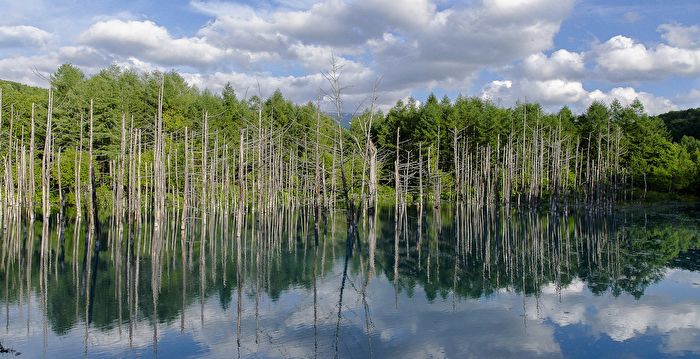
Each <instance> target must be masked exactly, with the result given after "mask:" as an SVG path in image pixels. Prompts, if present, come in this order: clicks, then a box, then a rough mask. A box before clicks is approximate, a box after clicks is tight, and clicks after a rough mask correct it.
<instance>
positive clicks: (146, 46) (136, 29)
mask: <svg viewBox="0 0 700 359" xmlns="http://www.w3.org/2000/svg"><path fill="white" fill-rule="evenodd" d="M79 40H80V42H81V43H83V44H86V45H90V46H92V47H94V48H97V49H102V50H105V51H108V52H109V53H112V54H115V55H120V56H125V57H129V56H134V57H138V58H141V59H144V60H147V61H152V62H155V63H158V64H163V65H167V66H175V65H191V66H201V65H210V64H214V63H216V62H218V61H220V60H222V59H223V58H224V56H226V55H227V51H225V50H222V49H220V48H217V47H215V46H212V45H211V44H209V43H207V42H206V41H205V39H202V38H196V37H191V38H173V37H172V36H171V35H170V34H169V33H168V30H167V29H166V28H165V27H162V26H158V25H156V24H155V23H154V22H152V21H136V20H131V21H123V20H118V19H112V20H106V21H99V22H97V23H95V24H93V25H92V26H90V27H89V28H88V29H87V30H85V31H84V32H83V33H82V34H81V35H80V37H79Z"/></svg>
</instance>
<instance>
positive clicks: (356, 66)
mask: <svg viewBox="0 0 700 359" xmlns="http://www.w3.org/2000/svg"><path fill="white" fill-rule="evenodd" d="M0 8H2V9H4V15H3V16H2V17H0V78H3V79H9V80H14V81H20V82H24V83H29V84H35V85H40V86H46V85H47V84H46V80H45V78H46V75H47V74H49V73H51V72H52V71H54V70H55V69H56V67H57V66H58V65H60V64H61V63H67V62H68V63H73V64H75V65H76V66H79V67H80V68H82V69H83V70H84V71H85V72H86V73H88V74H92V73H95V72H97V71H99V69H101V68H104V67H106V66H109V65H111V64H117V65H119V66H122V67H125V68H132V69H135V70H138V71H153V70H171V69H174V70H177V71H179V72H181V73H182V74H183V76H184V77H185V79H186V80H187V81H188V82H189V83H191V84H193V85H196V86H198V87H200V88H209V89H211V90H213V91H219V90H220V89H221V87H222V86H223V85H224V84H225V83H226V82H230V83H231V84H232V85H233V86H234V88H235V89H236V90H237V91H238V92H239V93H241V94H242V93H245V92H246V91H248V92H249V93H250V92H251V91H253V89H255V91H257V83H258V82H259V83H260V84H261V91H262V94H263V95H269V94H271V93H272V92H273V91H274V90H275V89H276V88H280V89H281V90H282V91H283V93H284V94H285V95H286V96H288V97H289V98H291V99H292V100H294V101H296V102H305V101H308V100H310V99H313V98H315V97H316V96H317V95H318V93H319V92H320V90H321V89H322V88H325V87H327V84H326V83H325V81H324V78H323V76H322V75H321V72H322V71H324V70H327V69H328V66H329V61H330V57H331V55H334V56H336V58H337V59H338V61H339V62H340V63H341V64H342V65H343V75H342V78H341V79H342V81H343V84H344V85H347V86H349V87H348V88H347V90H346V92H345V101H346V103H347V104H348V106H349V107H355V106H357V104H361V103H362V102H363V100H365V99H366V98H367V97H368V94H369V92H370V91H371V88H372V86H373V85H374V83H375V82H376V80H377V79H378V78H381V84H380V87H379V91H380V92H379V102H380V104H381V105H382V106H384V107H387V106H391V105H392V104H393V103H394V102H395V101H396V100H398V99H405V98H407V97H409V96H414V97H416V98H417V99H419V100H421V99H424V98H425V96H427V94H428V93H430V92H434V93H435V94H436V95H438V96H443V95H445V94H446V95H448V96H450V97H454V96H457V95H458V94H464V95H467V96H480V97H484V98H490V99H491V100H493V101H496V102H498V103H501V104H503V105H512V104H513V103H515V102H516V101H537V102H540V103H542V104H543V105H544V106H545V107H546V108H547V109H548V110H551V111H554V110H557V109H558V108H560V107H561V106H562V105H569V106H570V107H572V108H573V109H574V110H576V111H581V110H583V109H585V107H586V106H588V105H589V104H590V103H591V102H592V101H595V100H599V101H604V102H610V101H612V100H613V99H614V98H617V99H619V100H620V101H622V102H623V103H629V102H631V101H633V100H634V99H635V98H639V99H640V100H641V101H642V102H643V103H644V105H645V106H646V108H647V111H648V112H650V113H660V112H665V111H668V110H673V109H682V108H687V107H699V106H700V2H699V1H695V0H674V1H649V0H646V1H645V0H640V1H601V0H595V1H576V0H472V1H448V0H434V1H431V0H401V1H398V0H364V1H353V0H324V1H320V2H312V1H307V0H277V1H274V0H268V1H238V2H234V1H219V0H214V1H211V0H190V1H185V0H176V1H167V2H166V1H163V2H156V1H150V2H149V1H135V0H126V1H112V0H107V1H94V2H80V1H70V0H67V1H49V0H25V1H5V0H0ZM346 110H347V109H346Z"/></svg>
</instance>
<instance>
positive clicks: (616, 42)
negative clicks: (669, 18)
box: [593, 26, 700, 81]
mask: <svg viewBox="0 0 700 359" xmlns="http://www.w3.org/2000/svg"><path fill="white" fill-rule="evenodd" d="M660 29H661V30H662V31H665V33H664V35H663V36H664V37H665V39H667V40H671V41H670V44H658V45H656V46H653V47H647V46H646V45H644V44H642V43H639V42H636V41H635V40H633V39H631V38H629V37H626V36H622V35H618V36H615V37H613V38H611V39H609V40H608V41H606V42H604V43H602V44H599V45H595V46H594V48H593V53H594V56H595V61H596V63H597V64H598V67H599V69H600V70H601V71H602V72H603V74H604V75H605V76H606V77H608V78H609V79H611V80H614V81H641V80H653V79H663V78H667V77H669V76H673V75H678V76H686V77H693V76H697V75H700V49H698V48H692V47H679V46H674V45H681V44H683V45H693V43H692V42H691V41H690V40H688V39H687V38H685V37H683V36H682V35H681V34H687V33H688V32H690V31H680V30H678V29H677V28H669V27H664V26H662V27H661V28H660ZM685 30H688V29H687V28H685Z"/></svg>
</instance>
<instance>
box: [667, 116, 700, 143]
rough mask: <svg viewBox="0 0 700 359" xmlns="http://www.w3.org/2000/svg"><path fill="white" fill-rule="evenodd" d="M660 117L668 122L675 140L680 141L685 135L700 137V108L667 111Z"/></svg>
mask: <svg viewBox="0 0 700 359" xmlns="http://www.w3.org/2000/svg"><path fill="white" fill-rule="evenodd" d="M659 118H660V119H661V120H663V121H664V123H666V127H668V130H669V132H671V136H673V140H674V141H676V142H678V141H680V139H681V138H683V136H693V137H695V138H696V139H700V108H691V109H687V110H682V111H671V112H666V113H664V114H661V115H659Z"/></svg>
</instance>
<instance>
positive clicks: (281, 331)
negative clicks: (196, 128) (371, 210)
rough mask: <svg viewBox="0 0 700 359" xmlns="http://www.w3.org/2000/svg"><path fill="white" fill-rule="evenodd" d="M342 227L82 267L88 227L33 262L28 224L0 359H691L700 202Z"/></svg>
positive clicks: (144, 241) (0, 329)
mask: <svg viewBox="0 0 700 359" xmlns="http://www.w3.org/2000/svg"><path fill="white" fill-rule="evenodd" d="M344 218H345V217H344V215H342V214H337V215H329V216H328V217H327V218H325V220H324V221H323V222H322V223H321V224H320V227H319V230H318V235H316V234H315V233H316V232H315V231H314V221H313V213H312V212H310V211H304V210H296V211H290V210H280V211H279V212H277V213H275V214H267V215H265V216H258V217H255V216H253V215H249V216H247V217H246V218H245V222H244V223H243V235H242V236H241V238H240V241H239V240H238V239H237V237H236V236H235V232H236V225H234V224H223V221H222V220H221V219H219V220H216V219H215V220H212V222H211V223H210V224H209V225H208V226H207V228H205V229H203V230H201V229H196V230H195V229H193V231H192V233H191V234H190V235H188V238H187V239H186V241H185V246H186V247H189V248H191V251H189V252H188V253H187V254H186V255H185V256H183V255H181V254H182V252H181V251H180V246H181V243H182V242H181V241H180V238H178V233H179V225H178V224H174V225H173V227H172V228H170V229H171V230H172V231H171V232H172V233H170V232H169V234H168V235H166V237H167V238H166V239H165V240H164V244H163V245H162V250H161V251H159V252H158V253H156V252H154V251H153V250H151V244H150V243H149V239H148V238H145V237H144V238H138V236H137V237H135V240H134V251H133V252H130V251H129V250H128V246H127V245H123V246H121V247H119V246H115V245H114V242H115V241H114V240H113V235H112V234H111V233H103V234H102V237H101V241H100V242H101V246H100V250H99V255H98V256H97V257H96V258H93V259H90V260H86V259H85V256H84V250H83V249H82V247H79V248H78V250H77V251H75V252H73V242H74V240H73V238H72V234H73V233H79V234H80V233H82V232H83V229H79V230H78V231H76V232H74V231H73V229H72V228H71V227H70V226H69V227H68V228H67V229H66V231H65V232H66V237H67V239H66V244H65V246H64V248H63V249H62V248H61V247H60V246H59V245H58V241H57V238H58V234H57V233H55V229H53V230H52V244H51V250H50V254H49V255H48V257H49V258H48V259H46V258H45V259H43V260H42V258H41V257H40V253H41V251H40V246H39V245H38V243H39V239H38V237H40V235H41V228H40V227H41V223H38V224H35V227H36V228H34V229H32V228H23V229H22V230H19V231H13V230H12V229H8V230H5V232H4V237H3V245H2V268H0V271H1V273H2V275H1V276H0V277H1V280H2V282H0V298H1V299H0V304H1V309H0V313H2V314H1V315H0V340H1V342H2V346H3V348H5V349H8V348H9V349H11V350H13V352H10V353H7V354H0V357H1V356H2V355H6V356H12V355H18V356H19V357H28V358H39V357H49V358H64V357H65V358H76V357H82V356H85V357H96V358H101V357H104V358H111V357H163V358H174V357H213V358H230V357H255V358H312V357H314V358H315V357H317V358H329V357H341V358H371V357H374V358H391V357H394V358H443V357H449V358H466V357H486V358H499V357H520V358H523V357H526V358H529V357H552V358H559V357H567V358H588V357H594V358H601V357H608V358H620V357H638V358H657V357H700V210H699V208H698V207H697V205H664V206H655V207H646V208H638V207H635V208H623V209H618V210H616V211H615V212H614V213H598V212H591V211H570V212H569V213H567V214H565V215H562V214H559V215H557V214H554V213H549V212H546V211H523V210H513V209H509V210H505V209H494V208H491V209H489V208H486V209H485V208H475V207H468V206H466V207H459V208H450V207H446V208H443V209H442V210H441V211H440V212H439V213H435V212H434V211H432V210H431V209H427V210H425V213H424V214H423V215H419V214H418V212H417V211H416V209H415V208H413V209H411V208H409V209H408V210H407V211H406V213H405V214H402V215H401V216H399V218H400V220H399V222H398V223H397V222H395V220H394V218H395V216H394V213H393V208H390V209H384V210H381V211H379V213H377V215H376V218H373V217H370V218H367V219H364V220H360V221H359V222H358V227H357V231H356V235H348V234H347V231H346V227H345V225H344V223H343V220H344ZM51 226H52V227H53V226H55V224H53V223H52V224H51ZM105 226H106V225H105ZM103 232H109V231H103ZM142 232H143V233H148V232H149V227H148V226H147V225H146V226H144V228H142ZM34 233H36V234H34ZM8 238H25V239H26V240H24V243H25V244H21V243H22V242H23V241H13V240H7V239H8ZM77 242H78V243H80V242H82V240H80V241H77ZM32 243H35V244H32ZM203 243H204V248H203V249H202V248H201V246H202V244H203ZM239 246H240V250H239V249H238V247H239ZM86 263H87V264H86ZM20 353H21V354H20Z"/></svg>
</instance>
